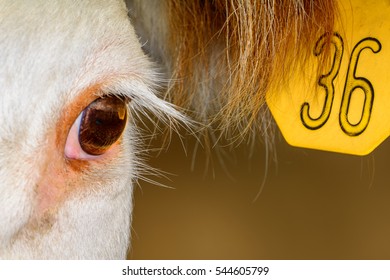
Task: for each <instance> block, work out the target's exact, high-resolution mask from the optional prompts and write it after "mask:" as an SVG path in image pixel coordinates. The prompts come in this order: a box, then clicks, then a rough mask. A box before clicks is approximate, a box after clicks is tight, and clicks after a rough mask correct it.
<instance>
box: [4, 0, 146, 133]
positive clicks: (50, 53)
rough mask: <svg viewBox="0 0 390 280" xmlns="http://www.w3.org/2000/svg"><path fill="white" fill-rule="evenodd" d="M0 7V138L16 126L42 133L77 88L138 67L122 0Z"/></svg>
mask: <svg viewBox="0 0 390 280" xmlns="http://www.w3.org/2000/svg"><path fill="white" fill-rule="evenodd" d="M0 6H1V7H2V8H0V34H1V38H0V50H1V51H0V62H1V67H0V88H1V92H0V104H1V107H0V117H1V119H2V120H4V122H3V123H2V125H1V128H0V129H2V131H1V133H0V136H1V135H5V134H7V133H6V132H7V130H11V129H13V130H15V129H16V127H19V128H20V129H23V130H24V131H25V130H26V128H27V127H23V125H22V126H21V124H26V125H28V126H36V127H38V124H39V123H40V124H41V127H43V126H44V125H45V124H47V123H48V122H50V120H51V119H53V120H54V119H55V118H56V114H57V115H58V114H59V111H61V110H63V109H64V108H63V106H65V105H66V104H67V103H69V102H71V100H72V99H74V98H75V97H76V96H77V95H78V94H79V93H80V92H81V91H82V90H83V88H86V87H89V86H91V85H93V84H96V83H99V82H101V81H102V80H104V79H106V78H107V77H113V76H120V75H129V73H134V74H135V75H136V72H137V71H138V70H137V69H140V68H142V66H140V65H139V64H140V63H141V64H142V62H143V61H144V57H143V54H142V51H141V49H140V46H139V44H138V40H137V38H136V36H135V33H134V31H133V29H132V27H131V25H130V22H129V20H128V18H127V10H126V7H125V6H124V4H123V3H122V2H121V1H114V0H112V1H67V0H65V1H63V0H61V1H2V3H1V4H0ZM42 118H44V119H42ZM34 122H36V124H35V125H34ZM12 134H15V133H12Z"/></svg>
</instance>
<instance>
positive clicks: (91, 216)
mask: <svg viewBox="0 0 390 280" xmlns="http://www.w3.org/2000/svg"><path fill="white" fill-rule="evenodd" d="M0 6H1V7H2V8H1V9H0V38H1V39H0V61H1V62H2V65H1V67H0V88H1V92H0V119H1V120H2V121H1V124H0V204H1V205H2V207H1V208H2V209H1V211H0V258H124V257H126V252H127V247H128V242H129V231H130V216H131V207H132V204H131V199H132V180H133V179H134V176H135V167H134V166H135V164H136V159H135V156H134V145H135V144H134V140H135V139H134V137H135V136H134V133H133V132H134V128H133V125H132V124H130V123H129V124H128V125H127V127H126V131H125V132H124V134H123V136H122V138H121V140H120V141H119V142H118V143H117V144H115V147H113V148H112V150H110V152H109V153H107V154H105V155H102V156H101V157H97V158H92V159H89V160H87V161H85V160H84V161H77V160H68V159H66V157H65V153H64V152H65V151H64V147H65V140H66V138H67V135H68V132H69V130H70V128H71V126H72V124H73V122H74V121H75V120H76V118H77V116H78V115H79V114H80V113H81V111H82V110H83V109H84V108H85V107H86V106H87V105H88V104H89V103H90V102H92V101H93V100H94V99H96V98H97V97H98V96H101V95H105V94H115V95H122V96H128V97H129V98H130V99H131V101H130V110H133V109H136V108H142V106H146V107H149V110H154V111H156V112H157V113H159V112H160V113H167V114H170V115H175V114H176V113H175V111H174V110H173V109H171V108H170V107H169V105H167V104H165V103H164V102H163V101H161V100H159V99H158V98H157V97H155V95H153V93H152V92H151V90H150V84H151V81H152V80H155V74H154V72H153V70H151V66H150V63H149V62H148V60H147V59H146V58H145V56H144V54H143V53H142V51H141V46H140V44H139V42H138V39H137V37H136V36H135V33H134V30H133V28H132V26H131V24H130V22H129V20H128V18H127V11H126V8H125V5H124V4H123V3H122V1H117V0H110V1H107V0H104V1H103V0H102V1H77V2H75V1H68V0H61V1H6V0H5V1H1V4H0ZM130 115H131V114H130ZM130 118H131V117H130Z"/></svg>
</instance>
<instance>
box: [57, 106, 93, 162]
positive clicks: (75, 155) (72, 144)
mask: <svg viewBox="0 0 390 280" xmlns="http://www.w3.org/2000/svg"><path fill="white" fill-rule="evenodd" d="M81 116H82V113H81V114H80V115H79V116H78V117H77V119H76V121H75V122H74V123H73V125H72V127H71V129H70V131H69V134H68V137H67V139H66V144H65V150H64V153H65V157H66V158H68V159H82V160H93V159H98V158H99V157H100V156H93V155H89V154H87V153H86V152H84V151H83V149H82V148H81V146H80V143H79V127H80V121H81Z"/></svg>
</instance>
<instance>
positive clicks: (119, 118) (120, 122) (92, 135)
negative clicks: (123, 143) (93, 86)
mask: <svg viewBox="0 0 390 280" xmlns="http://www.w3.org/2000/svg"><path fill="white" fill-rule="evenodd" d="M126 122H127V103H126V101H124V100H122V99H120V98H118V97H115V96H108V97H102V98H98V99H96V100H95V101H93V102H92V103H91V104H89V105H88V107H87V108H85V109H84V111H83V113H82V116H81V120H80V128H79V143H80V146H81V148H82V149H83V151H84V152H86V153H88V154H90V155H101V154H104V153H105V152H106V151H107V150H108V149H109V148H110V147H111V146H112V145H113V144H114V143H115V142H116V141H118V139H119V138H120V137H121V135H122V133H123V131H124V129H125V126H126Z"/></svg>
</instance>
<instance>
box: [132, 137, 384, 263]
mask: <svg viewBox="0 0 390 280" xmlns="http://www.w3.org/2000/svg"><path fill="white" fill-rule="evenodd" d="M186 141H188V143H186V144H187V145H188V149H187V156H186V154H185V153H184V150H183V149H182V146H181V144H180V141H179V140H178V139H177V138H175V137H174V138H173V139H172V143H171V145H170V148H169V149H168V150H167V151H164V152H162V153H161V154H160V155H159V156H158V157H156V158H154V159H152V160H150V162H149V164H151V165H152V166H154V167H157V168H159V169H161V170H164V171H167V172H169V173H172V174H174V175H171V176H169V178H170V179H171V181H168V180H166V179H160V180H159V181H160V182H162V183H164V184H167V185H170V186H172V187H173V188H174V189H169V188H164V187H160V186H155V185H152V184H148V183H145V182H141V187H136V188H135V208H134V213H133V225H132V249H131V251H130V252H129V255H128V257H129V258H130V259H390V156H389V155H390V143H389V142H388V141H387V142H385V143H383V144H382V145H381V146H379V148H377V149H376V150H375V151H374V152H373V153H372V154H370V155H368V156H365V157H357V156H350V155H341V154H335V153H327V152H321V151H314V150H307V149H300V148H294V147H291V146H289V145H288V144H286V143H285V141H284V140H283V139H282V137H280V139H277V140H276V153H277V163H275V162H273V161H270V165H269V170H268V174H267V180H266V184H265V187H264V189H263V192H262V193H261V195H260V196H259V198H258V199H257V200H256V201H255V202H253V200H254V198H255V197H256V195H257V193H258V191H259V189H260V187H261V183H262V180H263V177H264V176H265V160H264V147H263V146H261V145H258V147H257V148H256V149H255V152H254V154H253V156H252V157H250V152H249V151H248V149H247V148H246V147H245V146H242V147H238V148H236V149H235V150H234V151H233V152H231V153H230V158H225V160H224V162H225V164H226V170H227V171H226V170H223V168H222V167H221V165H220V164H218V160H217V158H216V157H215V155H213V156H212V159H213V161H214V164H213V165H212V166H210V167H209V168H208V169H207V172H205V162H206V157H205V154H204V153H201V154H199V153H198V156H197V157H196V164H195V169H194V170H193V171H191V160H192V158H193V145H194V143H195V140H194V139H190V138H189V139H186Z"/></svg>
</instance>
